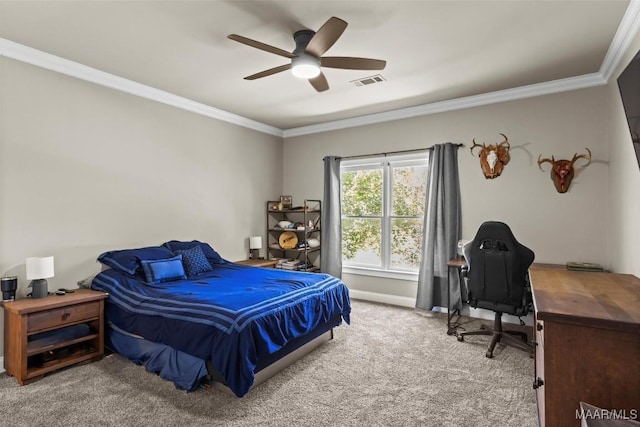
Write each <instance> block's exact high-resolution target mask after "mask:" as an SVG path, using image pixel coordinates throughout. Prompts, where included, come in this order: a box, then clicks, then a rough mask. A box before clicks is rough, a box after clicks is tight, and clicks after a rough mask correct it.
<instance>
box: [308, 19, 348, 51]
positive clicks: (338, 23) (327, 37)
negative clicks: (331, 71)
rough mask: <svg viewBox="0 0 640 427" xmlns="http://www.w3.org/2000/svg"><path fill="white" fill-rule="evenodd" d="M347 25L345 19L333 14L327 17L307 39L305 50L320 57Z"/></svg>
mask: <svg viewBox="0 0 640 427" xmlns="http://www.w3.org/2000/svg"><path fill="white" fill-rule="evenodd" d="M347 25H348V24H347V23H346V22H345V21H343V20H342V19H340V18H336V17H335V16H333V17H331V18H329V19H328V20H327V22H325V23H324V25H323V26H322V27H320V29H319V30H318V32H316V33H315V35H314V36H313V37H312V38H311V40H309V44H308V45H307V48H306V49H305V52H307V53H309V54H311V55H313V56H315V57H316V58H320V57H321V56H322V54H324V53H325V52H326V51H328V50H329V48H330V47H331V46H333V44H334V43H335V42H336V41H337V40H338V39H339V38H340V36H341V35H342V33H343V32H344V30H345V29H346V28H347Z"/></svg>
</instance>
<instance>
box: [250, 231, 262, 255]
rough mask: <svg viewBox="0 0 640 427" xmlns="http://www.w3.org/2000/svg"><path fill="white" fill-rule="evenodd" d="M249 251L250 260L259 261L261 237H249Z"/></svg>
mask: <svg viewBox="0 0 640 427" xmlns="http://www.w3.org/2000/svg"><path fill="white" fill-rule="evenodd" d="M249 249H250V250H251V255H250V258H251V259H260V249H262V236H252V237H249Z"/></svg>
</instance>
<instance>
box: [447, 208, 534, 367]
mask: <svg viewBox="0 0 640 427" xmlns="http://www.w3.org/2000/svg"><path fill="white" fill-rule="evenodd" d="M465 256H468V259H467V261H468V264H469V273H468V278H469V279H468V282H467V286H468V292H469V294H468V300H469V305H471V307H474V308H484V309H488V310H493V311H495V312H496V315H495V320H494V325H493V330H492V329H490V328H487V327H484V328H482V329H480V330H477V331H468V332H461V333H459V334H458V340H459V341H463V340H464V337H465V335H491V336H492V337H491V342H490V343H489V348H488V349H487V353H486V356H487V357H489V358H491V357H493V350H494V348H495V346H496V344H497V343H498V342H500V341H502V340H503V339H504V344H509V345H512V346H514V347H517V348H520V349H522V350H525V351H527V352H529V353H532V352H533V347H532V346H531V345H529V344H528V343H527V334H526V333H524V332H520V331H503V330H502V313H507V314H512V315H514V316H518V317H521V316H525V315H526V314H527V313H528V312H529V307H530V305H531V302H532V298H531V289H530V287H529V280H528V272H527V270H528V269H529V266H530V265H531V263H533V259H534V253H533V251H531V249H529V248H527V247H526V246H524V245H522V244H520V243H519V242H518V241H517V240H516V238H515V237H514V236H513V233H512V232H511V229H510V228H509V226H508V225H507V224H504V223H502V222H497V221H488V222H485V223H483V224H482V225H481V226H480V229H479V230H478V233H477V234H476V237H475V238H474V239H473V240H472V241H471V242H470V243H469V244H468V246H465ZM521 322H522V321H521ZM523 324H524V323H523ZM514 335H515V336H514ZM516 336H517V337H520V338H521V339H518V338H516ZM532 354H533V353H532Z"/></svg>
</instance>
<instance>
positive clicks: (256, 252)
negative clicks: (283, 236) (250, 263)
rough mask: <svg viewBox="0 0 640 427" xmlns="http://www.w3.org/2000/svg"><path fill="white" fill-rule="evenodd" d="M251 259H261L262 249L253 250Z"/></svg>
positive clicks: (250, 255)
mask: <svg viewBox="0 0 640 427" xmlns="http://www.w3.org/2000/svg"><path fill="white" fill-rule="evenodd" d="M249 258H250V259H260V249H251V253H250V254H249Z"/></svg>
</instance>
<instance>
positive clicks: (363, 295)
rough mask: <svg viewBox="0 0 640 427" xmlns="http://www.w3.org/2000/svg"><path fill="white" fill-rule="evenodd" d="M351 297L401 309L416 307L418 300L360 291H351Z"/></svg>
mask: <svg viewBox="0 0 640 427" xmlns="http://www.w3.org/2000/svg"><path fill="white" fill-rule="evenodd" d="M349 295H350V296H351V297H352V298H353V299H360V300H364V301H372V302H381V303H383V304H390V305H399V306H401V307H411V308H413V307H415V306H416V299H415V298H410V297H401V296H399V295H389V294H379V293H377V292H368V291H359V290H357V289H349Z"/></svg>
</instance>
